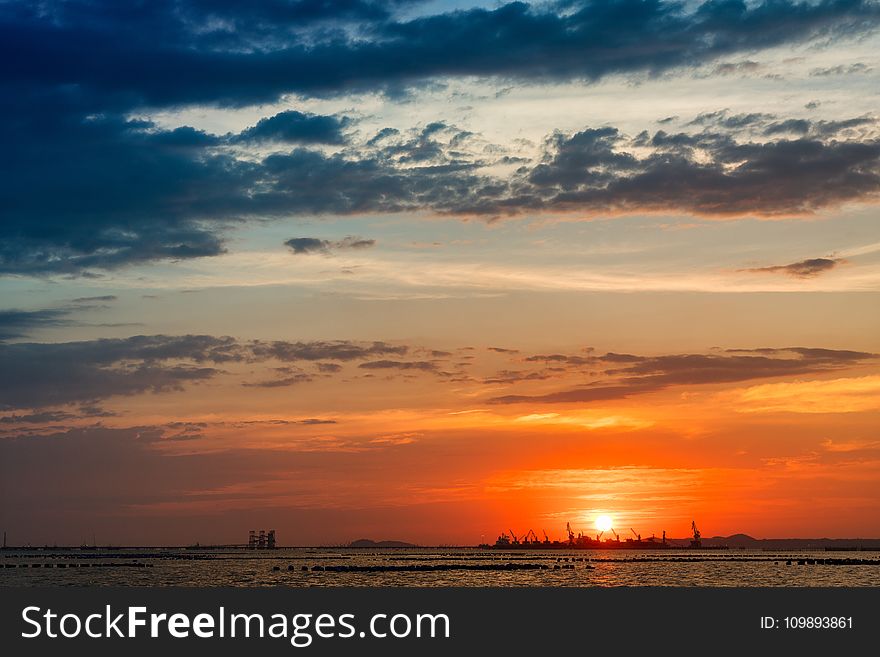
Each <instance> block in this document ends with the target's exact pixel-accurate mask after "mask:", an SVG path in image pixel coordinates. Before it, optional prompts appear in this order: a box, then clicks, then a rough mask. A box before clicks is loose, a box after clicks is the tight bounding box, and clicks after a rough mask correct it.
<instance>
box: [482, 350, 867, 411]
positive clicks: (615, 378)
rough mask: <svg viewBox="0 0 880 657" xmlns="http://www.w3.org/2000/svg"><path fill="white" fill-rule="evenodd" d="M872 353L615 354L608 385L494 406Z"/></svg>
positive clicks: (725, 378)
mask: <svg viewBox="0 0 880 657" xmlns="http://www.w3.org/2000/svg"><path fill="white" fill-rule="evenodd" d="M877 357H878V355H877V354H871V353H867V352H858V351H849V350H834V349H813V348H805V347H789V348H785V349H770V348H765V349H731V350H728V351H726V352H724V353H723V354H708V355H706V354H675V355H668V356H653V357H638V356H629V355H627V357H626V358H624V359H620V358H615V354H606V356H598V357H597V361H599V362H602V361H605V362H610V363H620V362H625V363H626V367H622V368H610V369H606V370H605V372H604V374H605V375H607V377H609V378H608V379H607V382H603V381H596V382H592V383H589V384H587V385H584V386H581V387H578V388H573V389H568V390H561V391H556V392H551V393H547V394H541V395H504V396H500V397H495V398H492V399H490V400H489V402H490V403H493V404H520V403H547V404H550V403H573V402H591V401H607V400H612V399H624V398H627V397H630V396H632V395H639V394H645V393H649V392H656V391H659V390H664V389H666V388H668V387H670V386H681V385H711V384H718V383H736V382H740V381H750V380H754V379H765V378H773V377H781V376H793V375H802V374H811V373H819V372H826V371H832V370H835V369H839V368H843V367H847V366H851V365H853V364H856V363H859V362H863V361H868V360H872V359H875V358H877Z"/></svg>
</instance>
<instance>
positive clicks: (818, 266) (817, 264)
mask: <svg viewBox="0 0 880 657" xmlns="http://www.w3.org/2000/svg"><path fill="white" fill-rule="evenodd" d="M845 262H846V260H844V259H842V258H809V259H807V260H801V261H799V262H793V263H791V264H788V265H771V266H768V267H754V268H751V269H740V271H744V272H751V273H755V274H785V275H786V276H792V277H794V278H815V277H816V276H819V275H820V274H824V273H826V272H829V271H831V270H832V269H834V268H836V267H838V266H839V265H841V264H843V263H845Z"/></svg>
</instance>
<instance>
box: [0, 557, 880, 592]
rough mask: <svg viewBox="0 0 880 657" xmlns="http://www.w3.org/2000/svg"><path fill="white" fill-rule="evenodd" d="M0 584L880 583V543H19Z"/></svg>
mask: <svg viewBox="0 0 880 657" xmlns="http://www.w3.org/2000/svg"><path fill="white" fill-rule="evenodd" d="M0 586H12V587H31V586H149V587H154V586H160V587H161V586H202V587H204V586H213V587H216V586H231V587H267V586H281V587H284V586H287V587H311V586H324V587H327V586H330V587H345V586H366V587H371V586H372V587H387V586H408V587H450V586H451V587H468V586H476V587H499V586H500V587H556V586H563V587H613V586H730V587H743V586H745V587H749V586H781V587H810V586H813V587H816V586H840V587H856V586H869V587H877V586H880V551H852V552H849V551H848V552H837V551H833V552H832V551H812V550H803V551H773V552H770V551H756V550H692V549H667V550H559V549H557V550H538V549H535V550H511V551H502V550H494V549H492V550H486V549H478V548H383V549H373V548H370V549H357V548H280V549H275V550H258V551H255V550H245V549H200V548H186V549H181V548H125V549H102V548H97V549H96V548H85V549H53V548H41V549H21V550H19V549H14V550H9V549H7V550H4V551H3V552H2V554H0Z"/></svg>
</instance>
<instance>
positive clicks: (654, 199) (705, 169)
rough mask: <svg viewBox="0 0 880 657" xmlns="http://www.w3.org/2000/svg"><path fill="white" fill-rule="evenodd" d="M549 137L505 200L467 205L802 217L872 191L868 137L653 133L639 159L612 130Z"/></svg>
mask: <svg viewBox="0 0 880 657" xmlns="http://www.w3.org/2000/svg"><path fill="white" fill-rule="evenodd" d="M825 128H826V129H827V128H828V127H827V126H825ZM585 133H587V134H585ZM555 141H556V143H554V144H553V145H552V146H551V148H550V149H548V153H547V156H546V157H545V161H544V162H542V163H541V164H539V165H538V166H537V167H535V168H534V169H532V170H531V171H529V172H528V173H527V175H526V177H525V179H524V180H522V181H516V182H514V183H513V184H512V185H511V190H510V192H512V193H508V195H507V197H506V198H503V197H502V198H496V199H491V200H490V199H486V198H483V199H480V200H479V201H476V199H475V204H474V206H473V207H472V208H471V209H472V210H473V211H474V212H475V213H487V214H492V213H498V214H503V213H505V212H513V211H518V210H523V209H526V208H531V209H548V210H557V211H566V210H569V211H574V210H579V211H582V212H584V211H586V212H595V213H598V212H614V211H617V212H634V211H646V210H655V211H661V212H662V211H667V212H668V211H674V210H678V211H683V212H688V213H691V214H697V215H749V214H752V215H759V216H761V215H763V216H773V215H785V214H809V213H812V212H815V211H816V210H818V209H820V208H823V207H827V206H831V205H836V204H839V203H843V202H845V201H849V200H855V199H861V198H864V197H872V196H876V194H877V193H878V192H880V140H878V139H876V138H873V139H866V140H863V141H846V140H839V139H826V138H824V137H822V136H815V137H812V136H811V137H803V138H798V139H779V140H775V141H767V142H764V143H760V142H755V141H738V140H736V139H735V138H734V137H732V136H731V135H730V134H729V133H727V132H713V131H703V132H701V133H698V134H691V133H677V134H669V133H666V132H665V131H662V130H661V131H659V132H657V133H656V134H655V135H654V136H653V137H652V138H650V139H649V140H647V143H649V144H650V145H652V146H654V147H655V150H654V151H653V152H652V153H650V154H648V155H645V156H642V157H636V156H633V155H630V154H627V153H626V152H625V151H623V150H622V149H623V148H625V147H626V140H625V138H624V137H623V136H622V135H620V134H619V133H618V132H617V131H616V130H615V129H609V128H603V129H600V130H589V131H584V132H582V133H578V134H576V135H574V136H572V137H564V136H561V137H558V138H557V139H556V140H555ZM697 148H699V150H700V156H699V157H698V156H697V153H696V149H697ZM462 210H463V208H462Z"/></svg>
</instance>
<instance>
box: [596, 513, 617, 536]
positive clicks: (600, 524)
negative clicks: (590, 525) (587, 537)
mask: <svg viewBox="0 0 880 657" xmlns="http://www.w3.org/2000/svg"><path fill="white" fill-rule="evenodd" d="M613 526H614V520H612V518H611V516H599V517H598V518H596V529H598V530H599V531H600V532H607V531H608V530H609V529H611V528H612V527H613Z"/></svg>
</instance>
